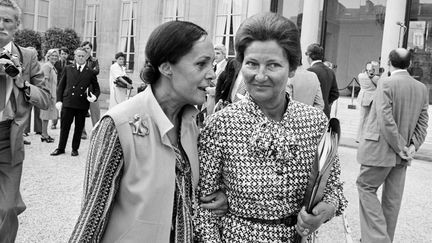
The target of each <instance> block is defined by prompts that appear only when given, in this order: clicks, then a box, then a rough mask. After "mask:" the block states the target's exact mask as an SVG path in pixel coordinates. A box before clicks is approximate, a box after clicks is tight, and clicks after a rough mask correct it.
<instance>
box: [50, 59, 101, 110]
mask: <svg viewBox="0 0 432 243" xmlns="http://www.w3.org/2000/svg"><path fill="white" fill-rule="evenodd" d="M87 90H89V91H91V92H92V93H93V94H94V95H95V96H96V97H99V95H100V89H99V83H98V81H97V77H96V75H95V74H94V73H93V71H92V70H91V69H90V68H89V67H88V66H87V65H85V66H84V68H83V70H82V71H81V72H79V71H78V70H77V68H76V65H75V64H72V65H68V66H66V68H65V70H64V73H63V76H62V78H61V79H60V84H59V85H58V87H57V102H58V101H60V102H63V107H68V108H74V109H79V110H88V108H89V106H90V103H89V101H88V100H87Z"/></svg>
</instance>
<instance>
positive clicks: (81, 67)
mask: <svg viewBox="0 0 432 243" xmlns="http://www.w3.org/2000/svg"><path fill="white" fill-rule="evenodd" d="M76 66H77V70H78V68H79V71H80V72H82V70H83V69H84V67H85V63H84V64H81V65H79V64H78V63H77V64H76Z"/></svg>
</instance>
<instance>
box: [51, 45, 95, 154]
mask: <svg viewBox="0 0 432 243" xmlns="http://www.w3.org/2000/svg"><path fill="white" fill-rule="evenodd" d="M85 56H86V51H85V50H84V49H83V48H82V47H78V48H77V49H76V50H75V63H74V64H72V65H68V66H66V68H65V69H64V71H63V75H62V78H61V79H60V83H59V85H58V87H57V103H56V107H57V109H58V110H61V112H60V140H59V144H58V147H57V149H56V150H54V152H52V153H51V155H52V156H56V155H60V154H64V153H65V148H66V143H67V139H68V136H69V130H70V127H71V125H72V122H73V121H74V119H75V130H74V134H73V139H72V152H71V155H72V156H78V149H79V146H80V143H81V134H82V131H83V129H84V126H85V116H86V114H87V110H88V109H89V106H90V103H93V102H95V101H96V100H97V97H99V94H100V89H99V84H98V81H97V77H96V74H94V72H93V71H92V69H91V67H89V66H88V65H87V63H86V60H85Z"/></svg>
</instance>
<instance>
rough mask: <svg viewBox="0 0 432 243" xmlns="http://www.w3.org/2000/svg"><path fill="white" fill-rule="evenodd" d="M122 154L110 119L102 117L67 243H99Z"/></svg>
mask: <svg viewBox="0 0 432 243" xmlns="http://www.w3.org/2000/svg"><path fill="white" fill-rule="evenodd" d="M123 163H124V159H123V150H122V148H121V144H120V140H119V137H118V134H117V130H116V129H115V124H114V121H113V120H112V118H111V117H104V118H102V120H101V121H100V122H99V123H98V125H97V126H96V127H95V129H94V131H93V133H92V137H91V140H90V148H89V153H88V156H87V162H86V174H85V178H84V196H83V202H82V205H81V212H80V215H79V217H78V221H77V223H76V224H75V227H74V230H73V232H72V236H71V238H70V239H69V242H100V241H101V239H102V237H103V234H104V230H105V228H106V225H107V223H108V220H109V216H110V211H111V209H112V205H113V202H114V198H115V195H116V193H117V191H118V189H119V185H120V179H121V177H122V168H123Z"/></svg>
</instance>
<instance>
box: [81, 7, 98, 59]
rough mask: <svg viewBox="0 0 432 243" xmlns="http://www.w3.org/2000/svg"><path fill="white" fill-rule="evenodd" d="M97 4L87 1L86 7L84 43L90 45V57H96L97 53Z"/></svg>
mask: <svg viewBox="0 0 432 243" xmlns="http://www.w3.org/2000/svg"><path fill="white" fill-rule="evenodd" d="M99 9H100V8H99V3H98V2H96V1H89V2H88V3H87V6H86V15H85V16H86V18H85V28H84V41H89V42H90V43H92V45H93V48H92V56H93V57H96V53H97V27H98V21H99Z"/></svg>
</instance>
